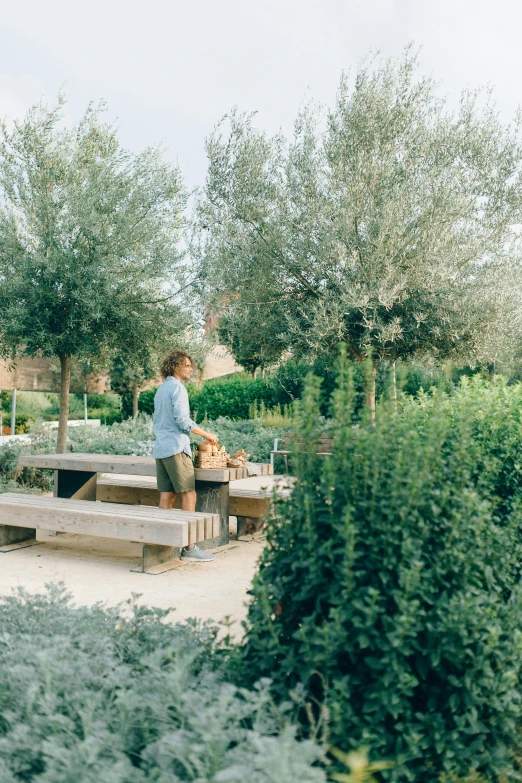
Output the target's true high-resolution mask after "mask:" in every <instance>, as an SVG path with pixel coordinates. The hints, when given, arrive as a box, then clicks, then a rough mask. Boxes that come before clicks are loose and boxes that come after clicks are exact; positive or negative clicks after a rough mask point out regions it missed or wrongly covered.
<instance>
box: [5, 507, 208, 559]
mask: <svg viewBox="0 0 522 783" xmlns="http://www.w3.org/2000/svg"><path fill="white" fill-rule="evenodd" d="M0 519H1V524H0V552H10V551H13V550H14V549H20V548H23V547H26V546H32V545H34V544H37V543H38V542H37V541H36V531H37V530H45V531H56V532H57V533H76V534H80V535H87V536H98V537H101V538H114V539H118V540H121V541H133V542H136V543H139V544H141V545H142V567H141V569H139V570H140V572H141V573H147V574H160V573H163V572H164V571H169V570H170V569H172V568H175V567H176V566H178V565H179V564H180V560H179V555H180V549H181V548H182V547H184V546H191V545H192V544H195V543H196V542H200V541H206V540H210V539H213V538H216V537H217V536H218V535H219V528H220V516H219V514H207V513H199V512H196V511H194V512H188V511H174V510H165V509H160V508H147V509H146V510H145V509H143V508H140V507H138V506H135V505H119V506H116V505H114V503H102V502H100V503H96V502H95V503H93V502H92V501H91V500H74V499H69V498H58V497H43V496H41V495H21V494H17V493H12V492H7V493H4V494H1V495H0Z"/></svg>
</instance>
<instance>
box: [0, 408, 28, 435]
mask: <svg viewBox="0 0 522 783" xmlns="http://www.w3.org/2000/svg"><path fill="white" fill-rule="evenodd" d="M2 421H3V426H4V430H5V432H4V433H3V434H4V435H10V434H11V414H10V413H8V414H7V415H4V416H3V419H2ZM35 423H36V419H35V417H34V416H30V415H29V414H27V413H17V414H16V418H15V435H25V434H26V433H27V432H29V430H30V429H31V426H32V425H33V424H35ZM1 434H2V433H0V435H1Z"/></svg>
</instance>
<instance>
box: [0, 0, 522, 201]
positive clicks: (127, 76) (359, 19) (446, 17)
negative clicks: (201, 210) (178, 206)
mask: <svg viewBox="0 0 522 783" xmlns="http://www.w3.org/2000/svg"><path fill="white" fill-rule="evenodd" d="M521 22H522V4H520V3H518V2H515V0H496V2H495V3H493V1H492V0H184V1H183V2H181V1H180V0H169V1H168V2H167V0H146V1H145V0H141V2H136V0H125V2H123V0H90V1H89V3H87V2H85V0H84V2H82V3H78V2H76V3H74V2H71V0H67V2H66V0H45V2H42V0H17V2H16V3H15V2H14V0H10V2H7V0H0V116H1V117H3V118H7V119H8V120H12V119H13V118H16V117H22V116H23V115H24V114H25V112H26V111H27V109H28V108H29V107H30V106H31V105H33V104H34V103H37V102H38V101H39V100H40V99H41V98H42V97H44V99H45V100H47V101H48V102H51V103H53V102H55V100H56V97H57V95H58V92H59V91H60V89H61V88H65V91H66V94H67V96H68V104H67V118H66V119H67V120H68V121H70V122H75V123H76V122H78V120H79V119H80V118H81V116H82V114H83V113H84V111H85V108H86V107H87V105H88V104H89V102H91V101H94V102H95V103H96V102H98V101H99V100H101V99H103V100H105V101H106V102H107V105H108V117H109V118H110V119H111V120H112V121H114V122H115V123H116V125H117V126H118V128H119V136H120V139H121V141H122V143H123V144H124V145H125V146H126V147H128V148H130V149H132V150H134V151H136V152H138V151H140V150H141V149H143V148H145V147H147V146H150V145H156V144H159V143H162V144H163V145H164V146H165V148H166V151H165V155H166V156H167V157H169V158H170V159H172V160H177V161H178V162H179V164H180V166H181V170H182V172H183V177H184V180H185V182H186V184H187V186H188V187H189V188H191V189H192V188H194V187H197V186H201V185H203V183H204V178H205V171H206V157H205V150H204V141H205V137H206V136H208V134H209V133H210V132H211V131H212V129H213V127H214V126H215V125H216V124H217V123H218V122H219V120H220V118H221V117H222V116H223V115H224V114H225V113H226V112H227V111H229V110H230V109H232V108H233V107H238V108H239V109H241V110H243V111H249V112H250V111H255V112H257V115H256V123H257V125H258V126H259V127H261V128H264V129H265V130H267V131H269V132H271V133H272V132H276V131H277V130H278V129H280V128H282V129H283V130H284V131H285V132H286V133H288V134H290V133H291V132H292V125H293V121H294V119H295V116H296V114H297V111H298V109H299V106H300V105H301V104H302V103H303V101H305V100H309V99H314V100H316V101H318V102H321V103H323V104H325V105H332V103H333V101H334V99H335V94H336V90H337V87H338V84H339V79H340V76H341V74H342V72H343V71H344V72H347V71H350V70H353V69H354V68H356V67H357V65H358V63H359V62H360V61H361V60H362V58H364V57H365V56H367V55H368V54H369V52H371V51H374V52H375V51H377V50H379V51H381V52H382V53H383V55H385V56H399V55H400V54H401V52H402V51H403V49H404V47H405V46H406V45H407V44H408V43H410V42H412V43H413V44H414V45H415V46H416V47H419V49H420V54H419V58H420V69H421V72H422V73H429V74H431V75H433V76H434V77H435V78H436V80H437V81H440V90H441V92H442V93H443V94H445V95H447V96H448V98H449V100H450V101H451V102H455V101H456V100H457V99H458V95H459V94H460V92H461V90H462V89H463V88H464V87H471V88H476V87H480V86H483V85H485V84H490V85H491V86H492V87H493V89H494V94H495V96H496V100H497V104H498V109H499V112H500V114H501V116H502V118H503V120H504V121H506V122H508V121H510V119H512V117H513V116H514V113H515V111H516V110H517V107H518V106H519V104H522V89H521V86H520V81H521V78H520V75H521V74H522V47H521V46H520V44H519V38H520V32H519V31H520V28H521Z"/></svg>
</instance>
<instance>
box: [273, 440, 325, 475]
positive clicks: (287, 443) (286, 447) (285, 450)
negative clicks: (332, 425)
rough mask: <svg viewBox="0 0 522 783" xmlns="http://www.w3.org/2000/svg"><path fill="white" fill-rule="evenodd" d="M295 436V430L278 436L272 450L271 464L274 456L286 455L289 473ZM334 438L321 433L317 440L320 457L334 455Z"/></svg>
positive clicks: (286, 465) (317, 452)
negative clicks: (280, 444)
mask: <svg viewBox="0 0 522 783" xmlns="http://www.w3.org/2000/svg"><path fill="white" fill-rule="evenodd" d="M294 438H295V434H294V433H293V432H285V433H284V435H283V437H282V438H276V439H275V440H274V448H273V450H272V451H271V452H270V464H271V465H272V466H273V464H274V457H276V456H280V457H284V460H285V467H286V472H287V473H288V457H289V455H290V454H291V453H292V449H291V446H292V440H293V439H294ZM281 440H282V446H281V448H279V441H281ZM332 446H333V439H332V438H329V437H328V435H321V437H320V438H319V440H318V442H317V451H316V454H317V455H318V456H319V457H331V456H332Z"/></svg>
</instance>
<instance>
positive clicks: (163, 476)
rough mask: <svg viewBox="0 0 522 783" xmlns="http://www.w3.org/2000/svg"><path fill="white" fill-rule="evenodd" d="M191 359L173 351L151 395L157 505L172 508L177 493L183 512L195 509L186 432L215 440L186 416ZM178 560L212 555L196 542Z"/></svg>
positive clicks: (203, 560) (205, 560) (211, 557)
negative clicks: (158, 494) (186, 386)
mask: <svg viewBox="0 0 522 783" xmlns="http://www.w3.org/2000/svg"><path fill="white" fill-rule="evenodd" d="M193 370H194V368H193V366H192V359H191V358H190V356H189V355H188V353H185V351H179V350H173V351H170V353H168V354H167V356H166V357H165V359H164V360H163V363H162V365H161V374H162V376H163V378H164V379H165V380H164V382H163V383H162V384H161V386H160V387H159V388H158V391H157V392H156V395H155V397H154V434H155V436H156V441H155V443H154V451H153V452H152V456H153V457H155V458H156V475H157V477H158V490H159V493H160V501H159V507H160V508H172V506H173V505H174V499H175V497H176V495H177V494H179V495H180V496H181V508H182V509H183V511H195V510H196V482H195V474H194V466H193V464H192V452H191V449H190V437H189V433H190V432H193V433H194V434H195V435H200V436H201V437H202V438H205V439H206V440H208V441H209V443H217V441H218V439H217V436H216V435H213V434H212V433H209V432H205V430H203V429H202V428H201V427H198V426H197V424H196V422H195V421H192V419H191V418H190V407H189V400H188V394H187V390H186V389H185V386H184V384H185V383H186V382H187V381H188V380H190V376H191V375H192V373H193ZM181 559H182V560H190V561H193V562H198V563H208V562H210V561H211V560H214V559H215V555H213V554H211V553H210V552H204V551H203V550H202V549H200V548H199V547H198V546H197V544H196V545H194V546H192V547H184V548H183V549H182V550H181Z"/></svg>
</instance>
